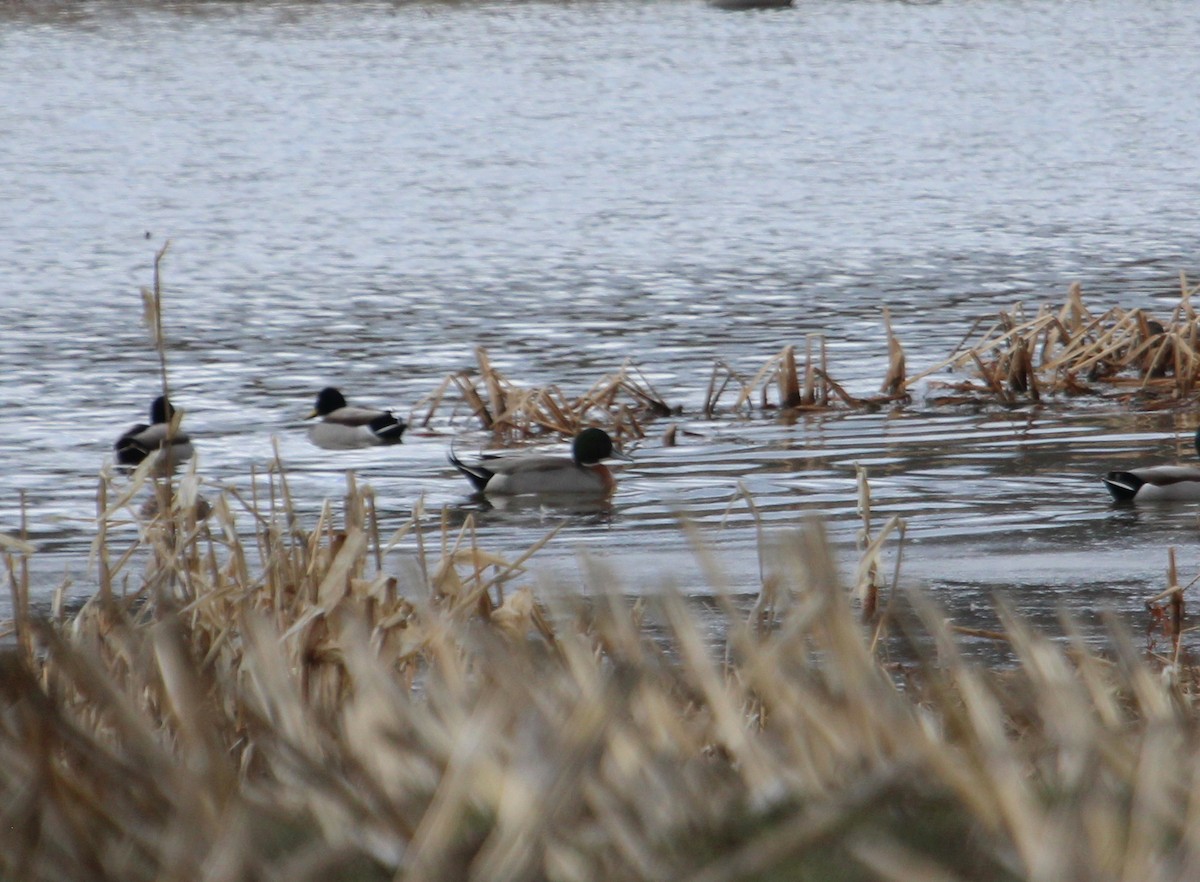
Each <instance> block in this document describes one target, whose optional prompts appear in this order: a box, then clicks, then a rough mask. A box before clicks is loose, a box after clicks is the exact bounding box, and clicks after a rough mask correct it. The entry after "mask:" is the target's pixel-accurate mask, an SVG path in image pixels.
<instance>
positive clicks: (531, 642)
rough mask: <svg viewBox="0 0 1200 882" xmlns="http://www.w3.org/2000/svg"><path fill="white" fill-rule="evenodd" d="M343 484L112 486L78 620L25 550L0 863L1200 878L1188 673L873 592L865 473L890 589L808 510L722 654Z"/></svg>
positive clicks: (404, 871)
mask: <svg viewBox="0 0 1200 882" xmlns="http://www.w3.org/2000/svg"><path fill="white" fill-rule="evenodd" d="M348 481H349V483H348V486H347V492H346V496H345V499H344V500H343V502H342V504H341V507H340V512H335V511H334V509H333V508H332V507H331V506H326V508H325V509H324V511H323V512H322V513H321V514H320V515H319V516H318V517H317V518H316V521H315V523H312V524H302V523H301V519H300V518H299V517H298V516H297V514H296V513H295V512H294V511H293V509H292V507H291V504H290V494H289V489H288V484H287V480H286V476H285V475H284V474H283V472H282V471H281V470H279V469H278V468H274V469H272V471H271V472H270V474H268V475H264V476H261V479H260V483H259V485H258V487H257V489H256V490H255V492H254V493H253V494H252V497H251V498H248V499H247V498H242V496H240V495H238V494H235V493H233V492H232V491H226V492H222V493H219V494H217V495H215V496H213V497H212V498H211V499H210V500H209V501H208V502H207V504H205V505H200V500H201V490H202V489H203V488H202V485H201V483H200V481H199V479H198V477H197V476H196V475H195V474H194V473H192V474H186V475H184V476H182V477H181V478H180V479H179V480H178V482H177V486H176V488H175V489H174V491H173V492H171V491H168V489H167V487H166V484H165V483H164V482H162V481H154V480H153V479H152V478H151V477H150V472H149V466H148V465H147V466H144V467H143V468H142V470H140V471H139V472H138V473H135V475H134V477H133V479H132V481H131V482H130V483H129V484H128V485H127V486H121V487H118V486H112V485H110V484H109V483H107V482H106V483H105V484H104V486H103V494H102V496H101V505H102V512H101V516H100V518H99V522H100V525H101V530H100V532H99V536H98V540H97V545H96V549H95V561H96V565H97V569H98V572H99V574H100V579H99V584H100V590H99V592H98V593H97V595H96V596H95V597H94V598H92V599H91V600H90V601H88V603H87V604H85V605H84V606H83V608H82V609H79V610H78V611H75V612H72V613H69V614H68V613H67V612H66V611H64V610H63V609H62V608H61V605H58V606H56V608H54V609H53V610H50V611H44V612H42V613H37V612H35V611H33V609H32V608H31V605H30V603H29V598H28V594H27V592H28V583H27V580H26V577H24V576H23V573H25V571H26V566H27V563H28V559H29V557H30V554H31V553H32V549H31V548H30V547H29V546H28V544H27V543H26V542H25V541H24V540H23V538H22V537H21V536H19V535H18V536H13V537H8V538H7V539H6V542H5V560H6V563H7V570H8V573H9V577H10V585H11V586H12V589H13V592H14V608H15V610H16V611H17V615H16V619H15V621H14V623H13V627H14V628H15V631H14V632H13V633H11V634H10V637H9V640H10V648H9V649H8V650H6V651H5V652H4V653H3V654H2V655H0V684H2V687H3V698H2V702H3V704H2V707H3V710H2V712H0V770H2V773H0V879H14V880H15V879H21V880H37V879H45V880H55V882H62V880H72V879H88V880H96V879H121V880H123V882H131V880H138V879H147V880H149V879H156V880H162V879H180V880H184V879H186V880H196V879H281V880H282V879H288V880H303V879H313V880H317V879H320V880H331V879H347V880H358V879H406V880H409V879H412V880H415V879H487V880H492V879H548V880H549V879H553V880H601V879H604V880H609V879H620V880H632V879H647V880H660V879H661V880H673V879H682V878H687V879H699V880H718V879H719V880H741V879H745V880H749V879H773V878H788V879H806V878H811V879H847V880H857V879H863V880H866V879H980V878H988V879H1030V880H1035V879H1036V880H1042V879H1045V880H1064V879H1088V880H1091V879H1130V880H1134V879H1136V880H1157V879H1187V878H1193V877H1194V873H1195V871H1196V869H1197V864H1196V862H1197V860H1200V834H1198V832H1197V827H1196V825H1195V824H1194V823H1192V820H1191V819H1192V817H1193V816H1194V814H1195V807H1194V806H1193V805H1192V803H1191V800H1192V799H1193V798H1194V797H1193V794H1194V793H1197V792H1200V789H1198V787H1197V785H1198V784H1200V781H1197V780H1195V776H1196V775H1197V769H1200V763H1198V760H1200V739H1198V738H1197V735H1198V734H1200V733H1198V731H1197V722H1196V721H1197V716H1196V711H1195V706H1194V689H1193V687H1194V681H1193V675H1192V673H1191V669H1190V668H1189V667H1187V666H1185V665H1183V664H1182V663H1181V661H1182V660H1181V659H1180V658H1170V657H1168V658H1163V659H1147V658H1145V657H1143V656H1142V655H1141V654H1140V653H1139V652H1137V651H1136V650H1135V649H1134V648H1133V646H1132V645H1131V644H1130V643H1129V641H1128V640H1127V639H1126V638H1125V637H1124V636H1123V635H1122V633H1121V632H1120V630H1119V629H1115V628H1114V630H1113V640H1112V644H1111V647H1110V657H1107V658H1106V657H1101V656H1099V655H1097V654H1096V653H1095V652H1094V651H1093V650H1092V649H1091V648H1089V647H1088V646H1087V645H1085V643H1084V641H1083V640H1082V638H1081V637H1080V636H1079V635H1078V634H1077V633H1075V632H1074V631H1073V629H1072V628H1071V626H1070V625H1069V623H1068V625H1067V630H1066V635H1067V636H1066V638H1065V639H1064V640H1063V641H1051V640H1048V639H1046V638H1044V637H1041V636H1038V635H1036V634H1033V633H1031V632H1030V631H1029V630H1028V629H1027V628H1026V627H1024V626H1023V625H1022V623H1021V622H1020V620H1019V619H1018V618H1017V617H1015V616H1014V615H1012V614H1011V613H1010V612H1009V611H1007V610H1003V609H1002V610H1001V615H1002V618H1003V621H1004V623H1005V627H1006V631H1005V634H1006V636H1007V639H1008V640H1010V641H1011V648H1012V652H1013V653H1014V654H1015V657H1016V659H1017V662H1018V665H1017V667H1015V668H1014V669H1012V670H1009V671H1004V672H996V671H990V670H987V669H984V668H981V667H979V666H977V665H974V664H972V663H970V662H968V661H967V660H965V659H964V658H963V657H962V656H961V655H960V653H959V651H958V650H957V649H956V647H955V642H954V640H955V638H954V636H953V633H952V630H951V629H950V628H949V626H948V625H947V623H946V622H945V621H944V620H943V618H942V616H941V615H940V614H939V613H938V612H937V610H936V609H935V608H933V607H932V606H931V605H930V604H929V603H928V602H927V601H926V600H924V599H923V598H921V597H920V596H913V597H907V598H906V597H904V596H902V595H897V594H895V593H894V592H893V591H890V590H888V588H887V586H886V580H884V579H881V578H880V567H879V564H880V563H881V560H880V558H879V550H880V542H879V541H878V540H881V539H883V538H884V537H885V534H888V533H891V532H893V531H895V530H896V529H897V527H899V528H900V529H902V525H897V524H896V523H895V522H894V520H893V521H889V522H888V524H886V525H885V526H884V528H883V529H882V530H881V531H880V532H879V533H878V534H877V535H876V536H874V539H873V537H872V530H871V523H870V515H869V506H870V501H869V487H866V485H865V481H864V483H863V496H862V504H863V509H864V537H863V539H864V546H863V547H864V565H863V567H862V568H860V577H859V579H858V581H859V585H860V589H861V590H862V591H863V592H864V596H867V595H869V596H870V597H871V598H872V599H871V602H870V606H871V607H873V608H874V609H875V611H874V612H871V611H870V610H864V608H863V607H862V606H857V611H856V604H855V603H853V602H852V596H851V595H850V594H848V593H847V592H846V591H845V590H844V589H843V588H842V587H841V586H840V584H839V580H838V578H837V575H836V573H835V569H834V565H833V563H832V561H831V558H830V555H829V551H828V546H827V545H826V543H825V542H824V540H823V536H822V533H821V530H820V528H819V526H817V525H815V524H814V525H810V526H808V527H807V528H805V529H803V530H799V531H796V532H794V533H791V534H788V535H787V536H786V541H784V542H783V543H782V546H781V548H780V551H779V553H778V554H777V555H776V556H775V557H773V558H772V559H771V562H770V565H769V566H768V567H767V569H766V571H765V572H764V576H763V587H762V593H761V595H760V596H759V597H758V598H757V600H756V601H755V602H754V603H753V604H752V605H751V607H750V608H748V609H747V608H745V605H744V604H737V603H735V602H734V601H733V600H731V599H730V598H727V597H725V596H723V595H721V594H720V592H717V595H716V599H717V608H718V610H719V616H720V618H721V620H722V625H721V627H720V629H719V631H720V633H721V634H722V635H723V636H722V637H721V639H720V640H718V642H717V643H716V644H714V643H713V642H712V639H711V637H710V636H709V635H710V634H711V633H712V627H711V626H712V622H711V621H709V620H707V619H706V615H707V614H706V613H704V612H703V611H702V610H701V609H700V608H699V607H696V606H695V605H691V604H689V602H687V601H686V600H685V599H683V598H682V597H681V596H679V595H678V594H676V593H674V592H672V591H669V590H663V591H659V592H652V593H650V594H647V595H645V596H642V597H641V598H640V599H637V600H635V601H633V602H631V601H630V599H629V598H628V597H626V596H623V594H622V593H621V591H620V590H619V589H618V588H617V587H616V586H614V585H613V584H612V583H611V579H610V577H608V576H607V575H606V574H605V573H604V572H603V571H602V570H600V569H597V568H596V567H595V566H592V567H591V568H590V572H591V576H590V578H589V579H588V584H587V585H585V586H583V587H584V590H583V591H580V590H579V589H578V587H577V586H565V587H567V588H568V589H569V590H567V591H564V592H563V593H562V594H561V595H559V596H557V597H556V598H546V599H542V600H539V599H538V598H536V597H535V596H534V595H533V594H532V592H531V590H530V588H529V587H528V586H527V585H525V584H523V583H522V580H521V576H522V572H523V571H522V565H523V563H524V560H525V557H526V555H522V556H521V557H519V558H517V559H511V560H510V559H508V558H506V557H503V556H500V555H497V554H495V553H491V552H488V551H487V550H486V549H485V548H484V547H482V546H481V545H480V544H479V543H478V542H477V541H476V537H475V535H474V532H473V525H472V521H471V519H470V518H469V517H468V518H467V519H466V520H465V521H464V522H463V523H462V524H459V525H452V524H451V522H450V520H449V518H448V515H446V514H442V515H441V516H440V517H433V518H429V517H427V516H426V514H425V513H424V512H422V511H421V510H420V508H419V507H418V510H417V511H416V512H415V513H414V515H413V517H412V519H411V520H409V521H407V522H406V523H404V524H401V525H399V526H398V527H397V528H394V529H393V528H390V527H387V526H385V525H384V524H381V523H380V522H379V521H378V519H377V518H376V516H375V507H374V497H373V494H372V491H371V489H370V488H369V487H363V486H359V485H358V484H357V483H356V482H355V480H354V479H353V477H350V478H349V479H348ZM145 493H155V494H157V496H156V500H157V501H156V502H155V504H154V505H152V506H149V507H148V509H147V507H146V506H143V505H142V504H140V503H139V500H140V499H141V497H142V495H143V494H145ZM168 493H169V495H167V494H168ZM146 510H151V511H157V512H159V513H158V514H154V515H151V516H149V517H147V516H146V515H144V514H143V512H144V511H146ZM242 537H247V538H245V539H243V538H242ZM251 537H252V538H251ZM549 538H550V537H549V536H547V537H546V539H549ZM697 544H698V547H703V544H704V543H697ZM535 550H536V549H530V553H532V552H533V551H535ZM646 587H647V586H639V589H641V590H644V589H645V588H646ZM880 591H882V592H883V593H882V595H880V594H879V592H880ZM1171 596H1172V597H1175V598H1181V595H1180V594H1179V592H1178V591H1175V592H1174V594H1173V595H1171ZM572 598H573V599H572ZM1173 602H1177V601H1173ZM864 612H865V613H866V615H865V619H866V621H865V622H862V621H859V620H858V619H859V617H860V616H864ZM1168 618H1169V617H1168ZM1175 633H1176V634H1177V633H1178V627H1176V628H1175Z"/></svg>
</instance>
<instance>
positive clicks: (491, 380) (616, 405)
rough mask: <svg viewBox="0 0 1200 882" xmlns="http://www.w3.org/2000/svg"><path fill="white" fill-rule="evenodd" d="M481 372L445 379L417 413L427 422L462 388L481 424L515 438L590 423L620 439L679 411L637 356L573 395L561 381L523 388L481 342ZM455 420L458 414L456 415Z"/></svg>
mask: <svg viewBox="0 0 1200 882" xmlns="http://www.w3.org/2000/svg"><path fill="white" fill-rule="evenodd" d="M475 360H476V363H477V365H478V372H469V371H460V372H458V373H454V374H451V375H450V376H448V377H446V378H445V379H444V380H443V381H442V383H441V384H440V385H439V386H438V387H437V388H436V389H435V390H434V391H433V392H431V393H430V394H429V395H427V396H425V398H424V399H423V400H422V401H420V402H418V403H417V405H416V407H415V408H414V411H420V410H424V415H423V416H422V417H421V418H420V419H419V422H420V423H421V424H423V425H428V424H429V422H430V421H431V420H432V419H433V417H434V415H435V414H436V413H437V412H438V411H439V410H440V409H441V407H442V406H443V405H444V404H446V403H447V394H448V393H449V392H450V390H451V389H454V390H456V391H457V392H458V395H459V397H460V399H461V401H462V402H464V403H465V404H466V405H467V407H468V409H469V410H470V412H471V415H472V416H473V417H474V418H475V419H477V420H478V421H479V424H480V426H481V427H482V428H484V429H486V430H488V431H490V432H493V433H494V434H495V435H496V436H497V438H500V439H503V440H507V441H511V440H515V439H523V438H529V437H536V436H539V435H544V434H547V433H551V434H553V433H557V434H559V435H564V436H566V437H573V436H574V435H577V434H578V433H579V431H580V430H581V429H583V428H585V427H587V426H600V427H601V428H604V429H607V430H608V432H609V434H610V435H612V436H613V438H615V439H617V440H626V439H640V438H644V437H645V434H646V432H645V426H644V424H645V422H646V420H648V419H652V418H654V417H663V416H670V415H671V414H672V413H675V412H677V410H678V409H677V408H673V407H672V406H671V405H669V404H667V402H666V400H665V399H664V398H663V397H662V396H661V395H659V394H658V392H657V391H655V389H654V387H653V386H652V385H651V384H650V381H649V380H647V379H646V377H645V376H644V375H643V374H642V372H641V371H640V370H639V369H638V368H637V365H635V364H634V363H633V361H632V360H626V361H625V362H624V363H623V364H622V365H621V366H620V367H619V368H618V369H617V370H616V371H615V372H613V373H612V374H609V375H607V376H605V377H603V378H601V379H600V380H598V381H597V382H596V383H594V384H593V385H592V387H591V388H590V389H588V390H587V391H586V392H584V393H583V394H582V395H579V396H576V397H571V396H569V395H567V394H566V393H565V392H563V390H562V389H561V388H559V387H558V386H556V385H550V386H535V387H523V386H521V385H519V384H517V383H516V382H514V381H513V380H510V379H509V378H508V377H506V376H505V375H504V374H503V373H501V372H500V371H499V370H498V369H497V368H496V367H495V365H493V364H492V360H491V357H490V356H489V355H488V352H487V350H486V349H485V348H484V347H482V346H477V347H476V348H475ZM451 419H453V414H451Z"/></svg>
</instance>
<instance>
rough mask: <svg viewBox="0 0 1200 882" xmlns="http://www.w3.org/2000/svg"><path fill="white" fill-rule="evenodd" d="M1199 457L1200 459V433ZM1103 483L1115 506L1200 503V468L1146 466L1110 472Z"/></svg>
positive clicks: (1199, 434) (1199, 433)
mask: <svg viewBox="0 0 1200 882" xmlns="http://www.w3.org/2000/svg"><path fill="white" fill-rule="evenodd" d="M1196 454H1197V456H1200V429H1197V430H1196ZM1101 480H1102V481H1104V486H1105V487H1107V488H1108V492H1109V493H1111V494H1112V498H1113V499H1114V500H1115V501H1116V502H1171V501H1176V502H1184V501H1200V466H1185V465H1157V466H1146V467H1144V468H1140V469H1130V470H1129V471H1126V472H1120V471H1115V472H1109V473H1108V474H1107V475H1105V476H1104V477H1103V478H1101Z"/></svg>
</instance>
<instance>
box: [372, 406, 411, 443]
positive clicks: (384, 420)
mask: <svg viewBox="0 0 1200 882" xmlns="http://www.w3.org/2000/svg"><path fill="white" fill-rule="evenodd" d="M370 425H371V434H372V435H374V436H375V437H376V438H378V439H379V441H380V443H382V444H399V443H400V440H401V437H402V436H403V435H404V430H405V429H407V428H408V425H407V424H406V423H405V422H404V420H398V419H396V418H395V417H394V416H392V413H391V411H388V412H387V413H385V414H380V415H379V416H377V417H376V418H375V419H373V420H371V424H370Z"/></svg>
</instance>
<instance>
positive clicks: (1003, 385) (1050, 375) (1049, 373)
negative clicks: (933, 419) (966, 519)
mask: <svg viewBox="0 0 1200 882" xmlns="http://www.w3.org/2000/svg"><path fill="white" fill-rule="evenodd" d="M1195 290H1196V289H1195V288H1191V287H1189V285H1188V281H1187V278H1186V276H1182V275H1181V277H1180V299H1179V302H1178V303H1177V304H1176V306H1175V307H1174V309H1173V310H1172V313H1171V317H1170V318H1169V319H1168V320H1167V321H1166V322H1165V323H1164V322H1160V321H1158V320H1156V319H1155V318H1153V317H1151V316H1150V315H1149V313H1147V312H1146V311H1145V310H1142V309H1134V310H1123V309H1120V308H1116V307H1114V308H1113V309H1109V310H1108V311H1106V312H1104V313H1103V314H1101V315H1093V314H1092V313H1091V312H1090V311H1089V310H1088V309H1087V307H1086V306H1085V305H1084V303H1083V292H1082V288H1081V286H1080V285H1079V284H1078V283H1075V284H1073V285H1071V287H1070V290H1069V291H1068V293H1067V299H1066V301H1065V302H1064V303H1063V305H1062V306H1061V307H1060V308H1058V309H1057V310H1055V309H1053V308H1052V307H1050V306H1048V305H1043V306H1041V307H1040V308H1039V309H1038V312H1037V315H1036V316H1033V317H1029V316H1027V315H1026V314H1025V311H1024V308H1023V307H1022V306H1021V305H1020V304H1018V306H1017V307H1016V308H1015V309H1014V310H1013V311H1012V312H1011V313H1007V312H1002V313H1000V315H999V317H998V319H997V320H996V322H995V323H994V324H993V325H992V326H991V327H990V328H988V330H986V331H985V332H984V333H983V334H982V335H981V336H982V339H981V340H979V342H977V343H975V344H974V345H972V346H970V347H969V348H967V349H965V350H964V349H962V348H961V347H960V349H959V350H958V351H956V352H955V353H954V354H953V355H951V357H950V358H948V359H947V360H946V361H944V362H942V363H941V364H938V365H936V366H934V367H933V368H930V369H929V370H927V371H924V372H923V373H922V374H920V375H918V376H917V377H914V378H913V379H912V380H911V381H909V385H911V384H912V383H913V382H916V381H917V380H920V379H923V378H924V377H927V376H929V375H931V374H933V373H934V372H936V371H939V370H942V369H945V368H947V367H952V368H955V369H969V370H973V371H974V373H975V379H972V380H962V381H958V382H942V381H939V382H937V383H936V384H932V385H933V386H934V388H935V390H936V394H934V395H933V396H931V401H932V402H933V403H939V404H958V403H976V402H979V401H987V400H998V401H1001V402H1003V403H1006V404H1016V403H1021V402H1026V401H1040V400H1041V399H1042V398H1043V396H1045V395H1083V394H1088V395H1097V396H1107V397H1114V398H1117V399H1119V400H1123V401H1133V400H1136V401H1138V402H1139V403H1141V404H1143V405H1149V406H1154V405H1156V404H1158V405H1162V404H1168V405H1169V404H1172V403H1175V402H1178V401H1182V400H1188V399H1190V398H1191V397H1193V396H1194V394H1195V391H1196V388H1197V380H1198V378H1200V357H1198V356H1197V352H1198V351H1200V345H1198V335H1200V327H1198V326H1197V319H1196V313H1195V310H1194V309H1193V308H1192V305H1191V297H1192V294H1193V293H1194V292H1195ZM968 336H969V335H968ZM964 342H965V341H964Z"/></svg>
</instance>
